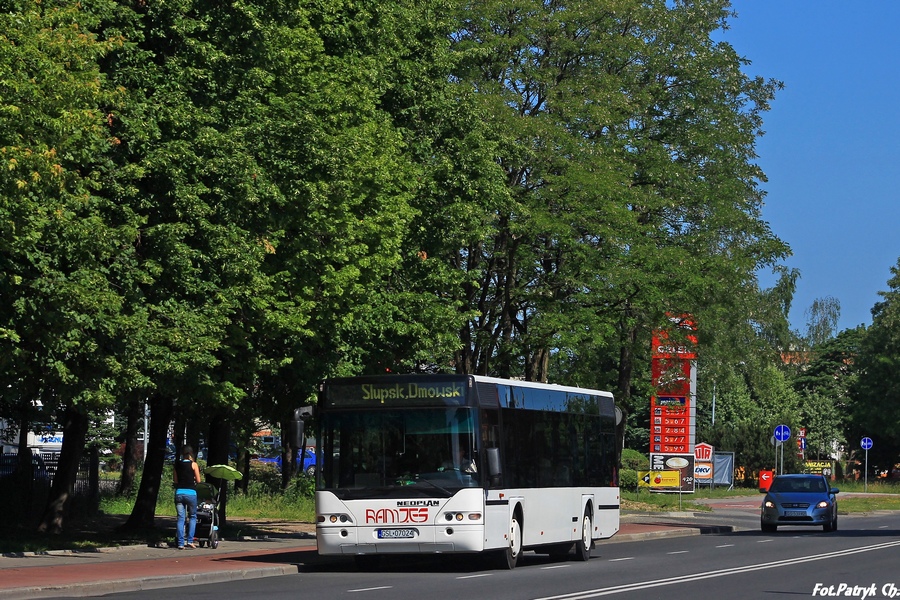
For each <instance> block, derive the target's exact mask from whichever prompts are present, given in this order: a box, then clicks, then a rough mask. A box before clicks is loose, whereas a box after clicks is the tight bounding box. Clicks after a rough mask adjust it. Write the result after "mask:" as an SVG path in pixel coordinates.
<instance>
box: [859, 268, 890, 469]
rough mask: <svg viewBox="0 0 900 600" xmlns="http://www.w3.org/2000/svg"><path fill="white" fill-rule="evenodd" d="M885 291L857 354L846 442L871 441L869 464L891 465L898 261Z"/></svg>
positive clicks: (874, 308) (880, 293)
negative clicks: (857, 376)
mask: <svg viewBox="0 0 900 600" xmlns="http://www.w3.org/2000/svg"><path fill="white" fill-rule="evenodd" d="M887 283H888V289H887V290H886V291H882V292H879V295H880V296H881V297H882V300H881V301H879V302H878V303H877V304H875V306H874V307H873V308H872V325H871V326H870V327H869V328H868V331H867V333H866V335H865V336H864V337H863V339H862V342H861V345H860V346H861V347H860V353H859V371H858V372H859V381H858V385H857V386H856V393H855V395H854V396H855V397H854V399H853V403H852V408H851V414H852V426H851V427H850V428H849V430H848V439H849V440H854V441H855V440H859V439H861V438H862V437H863V436H868V437H870V438H872V440H873V441H874V445H873V447H872V450H870V451H869V460H870V461H871V462H870V464H879V465H888V466H892V465H893V464H894V463H896V462H897V461H898V455H900V407H898V404H897V402H896V398H897V397H898V394H900V382H898V380H897V377H896V374H897V372H898V368H900V261H898V263H897V265H895V266H893V267H891V277H890V278H889V279H888V282H887Z"/></svg>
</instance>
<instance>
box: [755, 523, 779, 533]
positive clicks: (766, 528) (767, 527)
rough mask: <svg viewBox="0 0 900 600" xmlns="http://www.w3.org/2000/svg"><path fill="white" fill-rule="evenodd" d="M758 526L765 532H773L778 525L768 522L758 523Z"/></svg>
mask: <svg viewBox="0 0 900 600" xmlns="http://www.w3.org/2000/svg"><path fill="white" fill-rule="evenodd" d="M759 528H760V529H762V530H763V532H765V533H775V532H776V531H778V525H771V524H769V523H760V526H759Z"/></svg>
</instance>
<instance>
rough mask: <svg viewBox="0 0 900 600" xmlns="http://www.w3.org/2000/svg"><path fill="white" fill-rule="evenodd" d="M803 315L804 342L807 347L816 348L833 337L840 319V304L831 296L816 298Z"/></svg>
mask: <svg viewBox="0 0 900 600" xmlns="http://www.w3.org/2000/svg"><path fill="white" fill-rule="evenodd" d="M805 315H806V342H807V344H808V346H809V347H811V348H816V347H818V346H820V345H822V344H824V343H825V342H827V341H828V340H830V339H831V338H833V337H834V336H835V334H836V332H837V324H838V321H839V320H840V318H841V302H840V300H838V299H837V298H832V297H831V296H826V297H824V298H816V299H815V300H813V303H812V305H811V306H810V307H809V308H808V309H806V312H805Z"/></svg>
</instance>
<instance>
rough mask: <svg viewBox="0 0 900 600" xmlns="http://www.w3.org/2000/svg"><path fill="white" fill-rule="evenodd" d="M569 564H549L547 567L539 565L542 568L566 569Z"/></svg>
mask: <svg viewBox="0 0 900 600" xmlns="http://www.w3.org/2000/svg"><path fill="white" fill-rule="evenodd" d="M568 568H569V565H550V566H549V567H541V569H542V570H547V569H568Z"/></svg>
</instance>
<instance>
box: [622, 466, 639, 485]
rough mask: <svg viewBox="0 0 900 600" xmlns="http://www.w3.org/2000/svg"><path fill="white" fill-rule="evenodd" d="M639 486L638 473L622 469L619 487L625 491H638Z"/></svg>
mask: <svg viewBox="0 0 900 600" xmlns="http://www.w3.org/2000/svg"><path fill="white" fill-rule="evenodd" d="M637 485H638V476H637V471H635V470H634V469H622V470H621V471H619V487H620V488H621V489H623V490H636V489H637Z"/></svg>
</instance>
